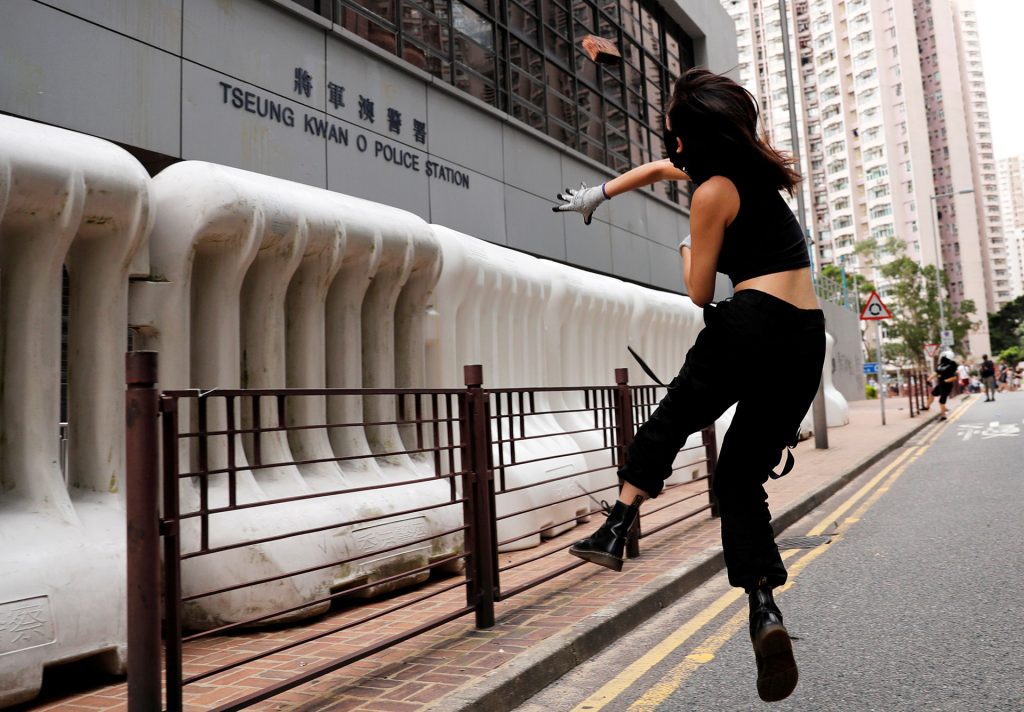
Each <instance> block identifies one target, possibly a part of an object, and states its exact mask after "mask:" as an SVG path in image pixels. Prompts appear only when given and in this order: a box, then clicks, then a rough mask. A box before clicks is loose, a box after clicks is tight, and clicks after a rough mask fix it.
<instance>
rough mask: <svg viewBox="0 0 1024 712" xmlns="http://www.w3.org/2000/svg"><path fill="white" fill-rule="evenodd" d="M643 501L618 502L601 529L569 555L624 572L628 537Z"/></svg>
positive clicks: (573, 547)
mask: <svg viewBox="0 0 1024 712" xmlns="http://www.w3.org/2000/svg"><path fill="white" fill-rule="evenodd" d="M642 501H643V500H642V499H641V498H639V497H638V498H637V502H635V503H634V504H623V503H622V502H619V501H616V502H615V506H614V507H612V510H611V512H609V513H608V519H606V520H605V523H604V524H602V525H601V528H600V529H598V530H597V531H596V532H594V533H593V535H591V536H590V537H589V538H587V539H581V540H580V541H578V542H576V543H575V544H573V545H572V546H570V547H569V553H570V554H572V555H573V556H578V557H579V558H581V559H584V560H585V561H589V562H591V563H594V564H598V565H600V566H604V567H605V568H608V569H611V570H612V571H622V561H623V554H624V553H625V550H626V535H627V534H628V533H629V528H630V527H631V526H633V521H634V520H635V519H636V517H637V515H638V514H639V513H640V503H641V502H642Z"/></svg>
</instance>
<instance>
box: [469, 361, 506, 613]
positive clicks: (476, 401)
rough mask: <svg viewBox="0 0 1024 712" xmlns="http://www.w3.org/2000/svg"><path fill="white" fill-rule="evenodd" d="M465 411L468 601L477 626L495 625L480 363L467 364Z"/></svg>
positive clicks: (492, 524) (494, 552)
mask: <svg viewBox="0 0 1024 712" xmlns="http://www.w3.org/2000/svg"><path fill="white" fill-rule="evenodd" d="M463 373H464V376H465V379H464V380H465V382H466V413H465V414H464V416H463V424H464V427H465V428H466V432H467V434H468V443H467V445H468V448H467V449H468V455H469V462H468V466H464V467H463V469H464V470H465V471H466V472H467V473H468V478H469V481H468V482H467V485H468V487H466V488H465V495H466V500H467V502H466V505H465V506H464V509H463V511H464V512H466V514H467V515H468V516H467V519H466V521H467V523H468V525H469V530H468V532H467V536H466V543H467V547H466V548H467V550H468V551H469V555H470V560H469V563H468V565H467V567H466V573H467V575H469V576H471V577H472V578H471V583H470V588H469V590H468V591H467V596H468V597H469V599H468V602H469V603H470V604H472V605H473V606H474V607H475V608H476V627H477V628H490V627H492V626H493V625H494V602H495V600H497V598H498V595H499V594H498V585H497V583H498V547H497V541H498V533H497V522H496V521H495V519H494V511H495V509H494V508H495V504H494V471H493V470H492V469H491V458H490V454H491V437H490V435H491V423H490V418H488V414H487V411H488V408H487V394H486V393H484V391H483V389H482V388H481V385H482V384H483V366H481V365H473V366H466V367H465V368H464V369H463Z"/></svg>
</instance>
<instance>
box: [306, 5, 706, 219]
mask: <svg viewBox="0 0 1024 712" xmlns="http://www.w3.org/2000/svg"><path fill="white" fill-rule="evenodd" d="M295 1H296V2H297V3H298V4H299V5H302V6H303V7H305V8H307V9H309V10H312V11H313V12H316V13H319V14H321V15H323V16H324V17H327V18H329V19H332V20H334V21H335V22H337V23H338V24H339V25H341V26H342V27H345V28H346V29H348V30H349V31H351V32H353V33H355V34H357V35H359V36H360V37H363V38H365V39H367V40H369V41H370V42H373V43H374V44H376V45H378V46H379V47H381V48H383V49H385V50H387V51H388V52H391V53H392V54H395V55H397V56H399V57H401V58H402V59H404V60H405V61H407V62H409V63H410V64H413V65H415V66H416V67H419V68H420V69H422V70H424V71H426V72H428V73H430V74H432V75H434V76H435V77H438V78H439V79H442V80H443V81H445V82H448V83H450V84H453V85H455V86H456V87H458V88H459V89H461V90H463V91H465V92H467V93H469V94H471V95H472V96H475V97H476V98H477V99H480V100H481V101H484V102H486V103H487V104H490V105H491V106H493V107H495V108H497V109H500V110H501V111H505V112H508V113H509V114H511V115H512V116H514V117H515V118H516V119H518V120H519V121H522V122H523V123H525V124H527V125H528V126H532V127H533V128H535V129H537V130H539V131H542V132H544V133H546V134H548V135H549V136H551V137H553V138H554V139H556V140H557V141H559V142H561V143H564V144H565V145H566V146H568V147H570V148H573V149H576V150H578V151H580V152H581V153H583V154H585V155H587V156H589V157H590V158H592V159H594V160H596V161H599V162H600V163H603V164H604V165H606V166H608V167H609V168H611V169H612V170H613V171H616V172H621V171H624V170H628V169H629V168H632V167H634V166H637V165H640V164H642V163H646V162H647V161H651V160H657V159H659V158H662V157H664V151H663V148H662V140H661V136H662V116H663V112H664V109H665V104H666V102H667V99H668V93H669V92H670V90H671V82H672V81H673V80H674V79H675V77H678V76H679V74H680V73H681V72H682V71H683V70H685V69H688V68H690V67H692V66H693V65H694V49H693V40H692V39H691V38H690V37H689V36H688V35H687V34H686V33H685V32H683V31H682V29H681V28H680V27H679V25H677V24H676V23H675V22H674V21H673V20H671V19H670V18H669V17H668V15H667V14H666V13H665V11H664V10H663V9H662V8H661V7H660V6H659V5H657V4H656V3H655V2H654V0H295ZM588 34H596V35H599V36H601V37H605V38H607V39H609V40H612V41H614V42H615V43H616V45H617V46H618V47H619V49H620V51H621V52H622V56H623V61H622V63H621V64H619V65H618V66H612V67H609V66H605V65H597V64H595V63H594V62H592V61H590V59H589V58H588V57H587V56H586V54H585V53H584V52H583V51H582V50H581V49H580V46H579V42H580V40H581V39H582V38H583V37H584V36H585V35H588ZM652 190H653V191H654V192H655V193H656V194H657V195H660V196H662V197H664V198H667V199H669V200H672V201H675V202H678V203H681V204H684V205H685V204H686V202H687V195H686V191H680V189H679V186H678V185H677V184H675V183H672V184H669V183H663V184H659V185H655V186H653V188H652Z"/></svg>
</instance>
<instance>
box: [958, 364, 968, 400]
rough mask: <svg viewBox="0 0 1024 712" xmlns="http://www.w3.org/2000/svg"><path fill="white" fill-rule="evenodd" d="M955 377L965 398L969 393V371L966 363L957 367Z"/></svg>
mask: <svg viewBox="0 0 1024 712" xmlns="http://www.w3.org/2000/svg"><path fill="white" fill-rule="evenodd" d="M956 377H957V378H959V379H960V392H961V393H963V394H964V395H965V396H966V395H967V394H968V393H969V392H970V386H971V369H970V368H969V367H968V366H967V364H966V363H962V364H960V365H959V366H957V368H956Z"/></svg>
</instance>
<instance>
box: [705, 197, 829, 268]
mask: <svg viewBox="0 0 1024 712" xmlns="http://www.w3.org/2000/svg"><path fill="white" fill-rule="evenodd" d="M735 185H736V190H737V191H739V194H740V209H739V212H737V213H736V217H735V218H733V221H732V223H731V224H730V225H729V226H728V227H727V228H725V236H724V239H723V240H722V250H721V252H720V253H719V254H718V271H719V272H722V273H724V274H727V275H729V279H731V280H732V283H733V284H734V285H736V284H739V283H740V282H742V281H744V280H747V279H751V278H752V277H760V276H762V275H765V274H772V273H774V272H785V271H786V270H791V269H799V268H801V267H809V266H810V265H811V260H810V257H809V256H808V254H807V244H806V243H805V242H804V234H803V230H801V229H800V223H798V222H797V220H796V216H795V215H793V211H792V210H790V209H789V206H788V205H786V201H785V200H784V199H783V198H782V195H781V194H780V193H779V191H777V190H776V189H775V188H772V187H752V186H743V185H741V184H739V183H736V184H735Z"/></svg>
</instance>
